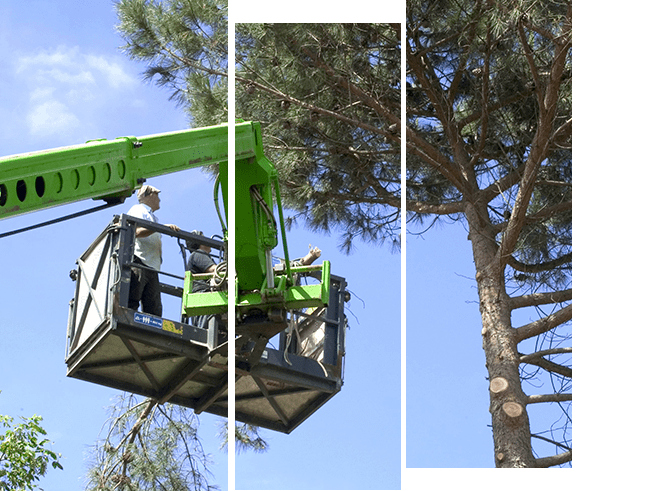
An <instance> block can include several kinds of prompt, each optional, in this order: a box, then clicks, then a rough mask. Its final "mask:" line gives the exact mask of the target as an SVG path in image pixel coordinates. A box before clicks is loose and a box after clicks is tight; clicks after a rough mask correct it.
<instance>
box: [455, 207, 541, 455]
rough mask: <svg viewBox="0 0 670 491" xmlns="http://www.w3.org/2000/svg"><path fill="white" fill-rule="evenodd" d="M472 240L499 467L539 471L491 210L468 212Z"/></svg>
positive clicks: (494, 439)
mask: <svg viewBox="0 0 670 491" xmlns="http://www.w3.org/2000/svg"><path fill="white" fill-rule="evenodd" d="M467 217H468V223H469V225H470V235H469V239H470V241H471V242H472V251H473V257H474V260H475V268H476V271H477V274H476V280H477V287H478V292H479V310H480V312H481V316H482V346H483V349H484V352H485V355H486V367H487V370H488V373H489V381H490V386H489V395H490V407H489V411H490V413H491V418H492V427H493V443H494V452H495V453H494V455H495V464H496V467H534V466H535V458H534V457H533V452H532V448H531V441H530V422H529V419H528V414H527V412H526V402H525V401H526V396H525V394H524V392H523V390H522V388H521V378H520V376H519V353H518V351H517V342H516V339H515V334H514V329H513V327H512V318H511V309H510V301H509V297H508V295H507V292H506V288H505V281H504V265H503V264H500V261H499V259H498V257H497V252H498V246H497V244H496V241H495V232H494V231H493V228H492V226H491V224H490V221H489V219H488V213H487V211H486V207H485V206H482V207H477V206H476V205H472V206H470V207H469V209H468V212H467Z"/></svg>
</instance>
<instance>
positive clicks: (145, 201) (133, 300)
mask: <svg viewBox="0 0 670 491" xmlns="http://www.w3.org/2000/svg"><path fill="white" fill-rule="evenodd" d="M158 193H160V190H158V189H156V188H155V187H153V186H149V185H148V184H145V185H144V186H142V187H141V188H140V190H139V191H138V193H137V201H139V204H137V205H134V206H133V207H132V208H130V210H129V211H128V215H130V216H133V217H136V218H141V219H142V220H147V221H149V222H156V223H159V222H158V218H156V215H154V212H155V211H156V210H158V209H159V208H160V203H161V200H160V197H159V196H158ZM166 226H167V227H170V228H171V229H172V230H174V231H179V227H177V226H176V225H171V224H169V225H166ZM133 262H135V263H138V264H141V265H143V266H148V267H149V268H152V269H153V270H154V271H149V270H147V269H144V268H132V267H131V271H132V274H131V278H130V295H129V298H128V307H129V308H131V309H133V310H137V309H138V308H139V306H140V301H141V302H142V311H143V312H144V313H146V314H153V315H156V316H158V317H162V316H163V304H162V302H161V292H160V285H159V281H158V271H159V270H160V269H161V263H162V262H163V257H162V246H161V234H159V233H157V232H154V231H153V230H149V229H147V228H144V227H140V226H138V227H137V229H136V230H135V257H134V259H133Z"/></svg>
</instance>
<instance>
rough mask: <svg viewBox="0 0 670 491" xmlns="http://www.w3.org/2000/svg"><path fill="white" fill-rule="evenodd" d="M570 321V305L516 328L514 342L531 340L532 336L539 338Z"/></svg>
mask: <svg viewBox="0 0 670 491" xmlns="http://www.w3.org/2000/svg"><path fill="white" fill-rule="evenodd" d="M570 319H572V304H570V305H568V306H567V307H563V308H562V309H561V310H559V311H558V312H554V313H553V314H551V315H548V316H546V317H543V318H542V319H539V320H536V321H534V322H531V323H529V324H526V325H524V326H521V327H517V328H516V329H515V334H516V341H517V343H518V342H521V341H523V340H524V339H528V338H532V337H533V336H539V335H540V334H543V333H545V332H547V331H550V330H552V329H553V328H555V327H557V326H560V325H561V324H563V323H565V322H567V321H569V320H570Z"/></svg>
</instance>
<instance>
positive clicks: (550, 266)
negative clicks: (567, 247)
mask: <svg viewBox="0 0 670 491" xmlns="http://www.w3.org/2000/svg"><path fill="white" fill-rule="evenodd" d="M570 262H572V252H568V253H567V254H565V255H563V256H561V257H557V258H556V259H552V260H551V261H546V262H543V263H537V264H525V263H522V262H521V261H519V260H517V259H515V258H514V257H513V256H512V257H509V258H508V260H507V264H508V265H509V266H511V267H512V268H513V269H515V270H517V271H521V272H522V273H541V272H543V271H551V270H554V269H556V268H558V267H560V266H563V265H564V264H567V263H570Z"/></svg>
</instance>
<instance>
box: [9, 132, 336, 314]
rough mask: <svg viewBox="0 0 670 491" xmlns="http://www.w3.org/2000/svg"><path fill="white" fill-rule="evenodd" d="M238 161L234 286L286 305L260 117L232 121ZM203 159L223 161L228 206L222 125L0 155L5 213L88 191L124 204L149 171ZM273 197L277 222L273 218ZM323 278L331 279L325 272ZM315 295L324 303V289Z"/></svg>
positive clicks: (278, 225) (286, 280)
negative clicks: (275, 257) (276, 261)
mask: <svg viewBox="0 0 670 491" xmlns="http://www.w3.org/2000/svg"><path fill="white" fill-rule="evenodd" d="M235 163H236V164H235V175H236V177H235V209H236V220H235V223H236V227H235V228H236V230H235V233H236V236H235V237H236V239H235V263H236V265H235V266H236V271H238V272H239V273H240V274H238V280H237V281H238V286H237V289H239V290H240V291H254V290H255V291H260V292H261V293H262V300H261V301H259V302H252V303H251V304H253V305H258V304H259V303H260V304H267V303H269V299H270V297H274V299H273V301H274V302H275V304H276V303H277V302H279V304H282V303H284V304H285V300H286V295H285V293H287V292H288V290H290V286H291V285H292V283H293V277H292V274H291V269H290V261H289V258H288V251H287V244H286V238H285V233H284V223H283V216H282V207H281V201H280V197H279V192H278V189H279V184H278V181H277V172H276V170H275V168H274V165H273V164H272V163H271V162H270V161H269V160H268V159H267V158H266V157H265V155H264V153H263V146H262V139H261V129H260V124H259V123H252V122H242V123H236V124H235ZM206 164H218V165H219V180H220V183H221V186H222V189H223V201H224V207H225V212H226V213H227V212H228V206H227V204H228V193H227V191H228V173H227V165H228V126H227V125H225V124H223V125H219V126H211V127H206V128H195V129H190V130H184V131H177V132H171V133H163V134H158V135H150V136H145V137H140V138H136V137H121V138H117V139H115V140H93V141H90V142H88V143H85V144H83V145H75V146H70V147H62V148H57V149H53V150H46V151H42V152H35V153H26V154H21V155H14V156H10V157H5V158H2V159H0V219H2V218H8V217H12V216H16V215H20V214H23V213H29V212H32V211H38V210H41V209H45V208H49V207H53V206H58V205H62V204H66V203H72V202H75V201H81V200H85V199H91V198H92V199H99V200H105V201H107V202H108V203H117V202H118V203H121V202H123V201H124V200H125V198H127V197H129V196H130V195H132V193H133V192H134V190H135V189H137V188H139V187H140V185H141V183H142V182H144V181H145V180H146V179H148V178H151V177H155V176H159V175H163V174H169V173H172V172H176V171H180V170H185V169H189V168H193V167H200V166H203V165H206ZM273 190H274V193H273ZM274 198H276V202H277V210H278V214H279V220H278V221H277V220H275V217H274V205H273V203H274V201H275V199H274ZM279 230H281V235H282V238H283V241H284V242H283V246H284V259H285V261H286V270H285V271H284V272H283V273H282V275H281V278H278V283H277V284H275V275H274V271H273V267H272V250H273V249H274V248H275V247H276V246H277V245H278V232H279ZM323 283H325V284H326V285H327V284H328V282H327V278H324V279H323ZM297 291H298V290H296V292H297ZM307 296H308V297H309V296H310V295H307ZM318 296H319V297H321V298H323V299H324V300H323V303H326V302H327V300H325V299H327V288H326V289H325V290H324V291H323V292H322V293H320V294H319V295H318ZM281 297H284V298H281ZM238 299H239V296H238ZM251 304H250V305H251ZM250 308H251V307H250Z"/></svg>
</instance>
